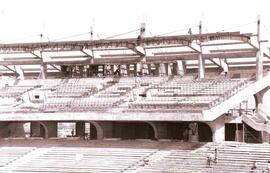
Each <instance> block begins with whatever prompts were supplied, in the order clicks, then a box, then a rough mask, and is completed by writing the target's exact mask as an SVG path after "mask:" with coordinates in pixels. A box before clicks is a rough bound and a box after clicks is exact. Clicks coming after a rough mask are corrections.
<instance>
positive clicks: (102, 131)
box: [0, 121, 213, 142]
mask: <svg viewBox="0 0 270 173" xmlns="http://www.w3.org/2000/svg"><path fill="white" fill-rule="evenodd" d="M60 123H61V124H65V123H66V124H70V125H68V126H65V127H63V128H62V130H63V129H64V130H65V135H66V136H65V135H63V134H62V133H63V131H60V130H61V129H60ZM61 126H62V125H61ZM0 129H1V131H0V137H1V138H7V137H26V136H27V137H42V138H51V137H60V136H61V137H80V136H84V135H88V138H89V139H105V138H118V139H124V140H125V139H151V140H158V139H172V140H182V141H194V142H195V141H200V142H208V141H212V136H213V133H212V130H211V128H210V127H209V126H208V125H207V124H205V123H202V122H120V121H119V122H118V121H117V122H109V121H102V122H96V121H91V122H42V121H39V122H36V121H35V122H1V124H0Z"/></svg>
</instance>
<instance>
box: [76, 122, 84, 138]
mask: <svg viewBox="0 0 270 173" xmlns="http://www.w3.org/2000/svg"><path fill="white" fill-rule="evenodd" d="M84 134H85V122H76V134H75V136H83V135H84Z"/></svg>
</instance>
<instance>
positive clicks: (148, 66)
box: [147, 64, 152, 75]
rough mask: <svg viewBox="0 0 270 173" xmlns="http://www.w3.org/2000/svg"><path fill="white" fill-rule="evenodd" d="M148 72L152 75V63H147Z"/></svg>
mask: <svg viewBox="0 0 270 173" xmlns="http://www.w3.org/2000/svg"><path fill="white" fill-rule="evenodd" d="M147 68H148V74H149V75H152V70H151V64H147Z"/></svg>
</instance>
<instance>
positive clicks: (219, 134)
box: [207, 115, 226, 142]
mask: <svg viewBox="0 0 270 173" xmlns="http://www.w3.org/2000/svg"><path fill="white" fill-rule="evenodd" d="M225 122H226V117H225V116H224V115H223V116H220V117H219V118H217V119H215V120H214V121H212V122H209V123H207V124H208V125H209V126H210V128H211V130H212V133H213V137H212V139H213V142H223V141H225Z"/></svg>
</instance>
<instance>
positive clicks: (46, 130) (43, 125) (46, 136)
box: [37, 121, 49, 139]
mask: <svg viewBox="0 0 270 173" xmlns="http://www.w3.org/2000/svg"><path fill="white" fill-rule="evenodd" d="M37 123H39V124H40V125H41V126H42V127H43V129H44V138H45V139H47V138H49V131H48V127H47V126H46V125H45V124H44V123H43V122H41V121H38V122H37Z"/></svg>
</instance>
